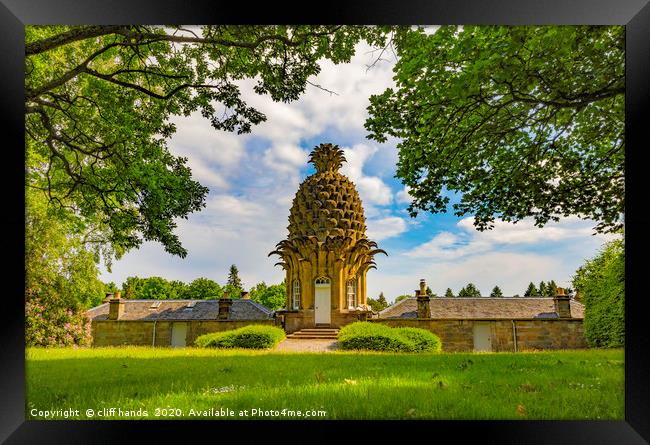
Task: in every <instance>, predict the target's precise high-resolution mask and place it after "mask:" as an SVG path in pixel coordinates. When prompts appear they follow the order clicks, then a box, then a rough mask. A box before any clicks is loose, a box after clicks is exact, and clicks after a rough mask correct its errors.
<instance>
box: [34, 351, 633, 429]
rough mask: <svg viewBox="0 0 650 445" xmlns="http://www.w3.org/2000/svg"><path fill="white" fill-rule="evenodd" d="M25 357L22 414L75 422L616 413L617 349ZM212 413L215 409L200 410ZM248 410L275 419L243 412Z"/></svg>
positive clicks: (620, 386)
mask: <svg viewBox="0 0 650 445" xmlns="http://www.w3.org/2000/svg"><path fill="white" fill-rule="evenodd" d="M26 354H27V364H26V365H27V417H28V418H42V417H38V416H32V415H31V410H32V409H37V410H53V411H54V410H57V409H58V410H63V409H66V408H72V409H78V410H79V411H80V415H79V416H73V418H80V419H87V418H88V417H87V416H86V414H85V411H86V410H87V409H93V410H94V412H97V411H98V410H100V409H101V408H120V409H121V410H122V411H128V410H131V412H135V413H136V414H137V411H138V410H139V409H141V410H142V411H140V413H143V411H144V410H146V411H147V415H144V414H143V415H140V416H135V417H134V416H128V415H119V414H113V415H109V416H107V417H106V418H150V419H155V418H160V417H156V416H155V414H156V409H163V408H173V409H174V410H176V411H175V414H178V413H181V414H182V415H181V418H186V419H187V418H201V417H209V418H213V417H215V414H214V413H215V411H216V412H217V414H216V416H218V417H220V416H219V414H218V411H219V410H220V409H221V408H223V409H227V410H228V411H227V412H230V410H232V411H234V412H235V415H233V416H226V417H229V418H238V419H241V418H255V417H257V418H284V419H287V418H292V419H293V418H295V419H299V418H301V417H298V416H297V415H295V413H293V415H291V414H292V413H288V412H285V415H284V416H283V415H282V414H281V410H282V409H285V408H286V409H287V410H293V411H297V410H302V411H306V410H315V411H324V412H325V413H326V414H325V415H324V416H318V418H324V419H408V418H423V419H603V420H604V419H608V420H620V419H623V415H624V398H623V396H624V379H623V377H624V368H623V351H622V350H589V351H560V352H537V353H516V354H512V353H494V354H469V353H467V354H461V353H458V354H388V353H374V352H365V353H355V352H334V353H331V352H330V353H321V354H319V353H291V352H282V353H281V352H273V351H251V350H211V349H194V348H181V349H166V348H155V349H154V348H146V347H116V348H94V349H29V350H27V353H26ZM190 409H192V410H194V411H195V414H196V415H192V413H190ZM210 409H213V410H215V411H209V412H208V413H204V412H203V411H206V410H210ZM253 409H257V410H259V411H269V410H273V411H276V412H278V413H279V414H278V415H277V416H276V415H273V414H269V413H267V415H264V414H262V415H252V414H251V412H252V410H253ZM179 410H180V411H179ZM244 410H248V412H247V414H246V415H245V414H244V413H243V411H244ZM240 411H241V413H240ZM168 413H169V412H168ZM312 413H313V412H312ZM129 414H131V413H129ZM206 414H207V415H206ZM54 417H55V418H65V415H63V413H61V414H60V415H58V416H54ZM93 418H97V417H93Z"/></svg>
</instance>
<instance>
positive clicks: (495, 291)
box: [490, 286, 503, 298]
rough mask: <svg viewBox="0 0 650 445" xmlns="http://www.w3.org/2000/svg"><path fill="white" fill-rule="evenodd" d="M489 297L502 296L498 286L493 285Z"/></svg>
mask: <svg viewBox="0 0 650 445" xmlns="http://www.w3.org/2000/svg"><path fill="white" fill-rule="evenodd" d="M490 297H493V298H498V297H503V292H502V291H501V288H500V287H499V286H494V288H493V289H492V292H490Z"/></svg>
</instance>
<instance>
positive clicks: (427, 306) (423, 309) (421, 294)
mask: <svg viewBox="0 0 650 445" xmlns="http://www.w3.org/2000/svg"><path fill="white" fill-rule="evenodd" d="M415 296H416V297H417V301H418V318H431V299H430V298H429V296H428V295H427V283H426V281H425V280H424V278H423V279H421V280H420V290H417V291H415Z"/></svg>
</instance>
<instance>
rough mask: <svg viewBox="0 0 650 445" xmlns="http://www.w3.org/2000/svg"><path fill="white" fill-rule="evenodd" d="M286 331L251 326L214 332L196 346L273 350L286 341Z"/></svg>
mask: <svg viewBox="0 0 650 445" xmlns="http://www.w3.org/2000/svg"><path fill="white" fill-rule="evenodd" d="M284 338H285V334H284V330H282V329H281V328H277V327H275V326H264V325H250V326H244V327H243V328H239V329H232V330H229V331H223V332H214V333H212V334H205V335H201V336H200V337H198V338H197V339H196V340H195V341H194V344H195V345H196V346H198V347H200V348H247V349H264V348H273V347H274V346H275V345H277V344H278V343H280V342H281V341H282V340H284Z"/></svg>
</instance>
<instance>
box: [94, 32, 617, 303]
mask: <svg viewBox="0 0 650 445" xmlns="http://www.w3.org/2000/svg"><path fill="white" fill-rule="evenodd" d="M373 57H376V53H372V52H371V49H370V48H369V47H367V46H365V45H363V44H360V45H359V46H358V47H357V53H356V55H355V56H354V58H353V60H352V61H351V63H349V64H340V65H334V64H332V63H330V62H323V63H321V68H322V70H321V73H320V74H319V75H318V76H316V77H315V78H314V79H312V80H311V82H312V83H314V84H318V85H322V86H323V87H325V88H327V89H328V90H331V91H334V92H336V94H330V93H328V92H326V91H323V90H320V89H318V88H316V87H313V86H308V89H307V92H306V93H305V94H304V95H303V97H302V98H301V99H300V100H298V101H296V102H292V103H290V104H283V103H274V102H273V101H271V99H270V98H268V97H265V96H264V97H263V96H258V95H256V94H254V93H253V90H252V86H253V84H254V81H251V80H248V81H242V82H240V87H241V89H242V92H243V95H244V97H245V98H246V100H247V102H248V103H249V104H250V105H253V106H255V107H257V108H258V109H259V110H261V111H262V112H264V113H265V114H266V116H267V121H266V122H264V123H262V124H260V125H258V126H256V127H254V128H253V131H252V133H250V134H247V135H236V134H232V133H226V132H222V131H217V130H214V129H213V128H212V127H211V126H210V123H209V121H207V120H206V119H204V118H202V117H201V116H200V115H198V114H197V115H192V116H189V117H177V118H174V122H175V123H176V126H177V133H176V134H175V135H174V136H173V138H172V139H171V140H170V142H169V147H170V150H171V151H172V153H174V154H176V155H179V156H184V157H187V158H188V163H189V165H190V166H191V168H192V171H193V175H194V177H195V179H196V180H198V181H199V182H201V183H202V184H203V185H205V186H207V187H209V188H210V193H209V195H208V197H207V206H206V208H204V209H203V210H202V211H200V212H196V213H193V214H191V215H189V217H188V219H186V220H185V219H179V220H178V229H177V233H178V234H179V236H180V239H181V242H182V243H183V245H184V246H185V247H186V248H187V249H188V252H189V253H188V255H187V257H186V258H184V259H181V258H178V257H174V256H171V255H169V254H167V253H166V252H165V251H164V249H163V248H162V247H161V246H160V245H158V244H155V243H145V244H144V245H143V246H142V247H141V248H140V249H138V250H135V251H132V252H129V253H128V254H126V255H125V256H124V257H123V258H122V259H121V260H119V261H116V262H114V264H113V267H112V272H111V273H109V272H107V271H106V270H102V277H101V278H102V279H103V280H104V281H113V282H115V283H117V284H118V285H120V284H121V283H122V282H123V281H125V280H126V278H127V277H128V276H133V275H137V276H140V277H148V276H162V277H165V278H167V279H178V280H183V281H186V282H189V281H191V280H193V279H195V278H198V277H207V278H211V279H213V280H215V281H217V282H219V283H222V284H223V283H224V282H225V281H226V278H227V275H228V269H229V267H230V265H231V264H236V265H237V267H238V268H239V271H240V276H241V277H242V280H243V283H244V285H245V287H247V288H250V287H252V286H254V285H255V284H256V283H258V282H260V281H265V282H266V283H267V284H275V283H279V282H281V281H282V279H283V277H284V275H283V271H282V269H281V268H280V267H277V266H276V267H274V266H273V264H274V263H275V262H276V261H277V258H275V257H271V258H269V257H267V254H268V253H269V252H270V251H272V250H273V249H274V246H275V244H276V243H277V242H279V241H281V240H282V239H284V238H285V237H286V235H287V228H286V227H287V223H288V221H287V217H288V215H289V209H290V206H291V201H292V199H293V197H294V195H295V192H296V190H297V189H298V185H299V184H300V182H301V181H302V180H304V179H305V178H306V177H307V176H308V175H309V174H311V173H313V171H314V170H313V167H311V165H309V164H307V160H308V155H309V152H310V151H311V150H312V149H313V147H314V146H316V145H318V144H320V143H328V142H330V143H333V144H336V145H339V146H340V147H341V148H343V150H344V151H345V153H346V158H347V160H348V162H347V163H346V164H344V166H343V168H342V173H343V174H345V175H347V176H348V177H349V178H350V179H351V180H352V181H353V182H354V183H355V184H356V186H357V190H358V191H359V194H360V196H361V199H362V202H363V204H364V208H365V212H366V218H367V227H368V237H369V238H370V239H373V240H375V241H377V243H378V244H379V247H381V248H383V249H384V250H386V251H387V252H388V254H389V256H388V257H385V256H383V255H378V258H376V261H377V270H371V271H370V272H369V273H368V295H369V296H371V297H376V296H377V295H378V294H379V292H382V291H383V292H384V294H385V296H386V297H387V298H388V299H389V300H392V299H393V298H394V297H396V296H398V295H401V294H404V293H409V294H412V293H413V291H414V289H416V288H417V287H418V283H419V280H420V279H421V278H425V279H426V280H427V282H428V283H429V285H430V287H431V288H432V290H433V291H434V292H436V293H438V294H441V293H444V291H445V289H446V288H447V287H451V288H452V290H453V291H454V292H458V290H459V289H460V288H461V287H462V286H464V285H466V284H467V283H468V282H473V283H475V284H476V285H477V286H478V287H479V289H480V290H481V291H482V293H483V295H488V294H489V293H490V290H491V289H492V287H493V286H494V285H499V286H500V287H501V289H502V290H503V292H504V294H505V295H513V294H516V293H518V294H522V295H523V292H524V290H525V288H526V287H527V285H528V283H529V282H530V281H533V282H535V283H539V281H540V280H545V281H548V280H551V279H554V280H555V281H556V282H557V283H558V285H560V286H570V279H571V276H572V275H573V273H574V271H575V270H576V268H577V267H579V266H580V265H581V264H582V262H583V261H584V259H585V258H588V257H591V256H593V255H595V254H596V253H597V252H598V250H599V248H600V247H601V246H602V244H603V243H604V242H605V241H607V240H608V239H611V237H607V236H603V235H596V236H594V235H592V233H593V230H592V227H593V226H594V225H595V224H594V222H593V221H582V220H579V219H577V218H568V219H565V220H563V221H561V222H559V223H555V224H549V225H547V226H545V227H544V228H541V229H540V228H537V227H534V226H533V224H532V222H531V221H528V220H524V221H521V222H519V223H517V224H510V223H503V222H497V224H496V227H495V229H493V230H491V231H488V232H477V231H476V230H474V228H473V225H472V217H471V216H466V217H463V218H459V217H456V216H455V215H453V213H447V214H437V215H432V214H426V213H420V214H419V215H418V216H417V218H411V217H409V215H408V212H407V211H406V207H407V206H408V203H409V195H408V191H407V190H406V189H405V188H404V186H403V185H402V184H401V183H400V182H399V180H398V179H396V178H395V177H394V175H395V168H396V167H395V166H396V162H397V158H398V156H397V148H396V145H397V142H398V141H396V140H389V141H387V142H386V143H383V144H377V143H375V142H373V141H370V140H368V139H366V134H367V132H366V131H365V129H364V128H363V123H364V121H365V119H366V117H367V112H366V107H367V106H368V103H369V102H368V98H369V97H370V95H371V94H378V93H381V92H383V91H384V90H385V89H386V88H387V87H390V86H392V85H393V81H392V76H393V73H392V67H393V65H394V59H393V60H382V61H380V62H379V63H377V64H375V65H374V66H373V67H372V68H368V66H369V65H370V64H371V63H372V62H373V60H374V59H373ZM386 57H389V58H390V57H392V56H391V55H390V54H387V53H385V54H384V55H383V58H386Z"/></svg>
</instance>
